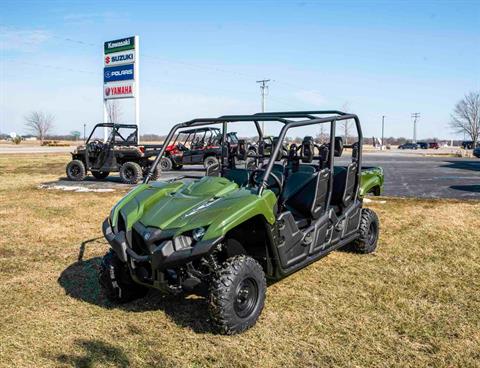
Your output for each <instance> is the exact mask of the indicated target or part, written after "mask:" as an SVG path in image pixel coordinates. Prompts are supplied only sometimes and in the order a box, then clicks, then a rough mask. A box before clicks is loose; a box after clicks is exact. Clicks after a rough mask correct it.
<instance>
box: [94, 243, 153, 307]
mask: <svg viewBox="0 0 480 368" xmlns="http://www.w3.org/2000/svg"><path fill="white" fill-rule="evenodd" d="M99 282H100V286H101V287H102V289H103V291H104V293H105V295H106V297H107V298H108V300H110V301H112V302H115V303H127V302H130V301H132V300H135V299H138V298H141V297H143V296H145V295H146V294H147V292H148V289H147V288H146V287H145V286H142V285H139V284H137V283H135V282H134V281H133V280H132V277H131V276H130V272H129V270H128V266H127V265H126V264H125V263H123V262H122V261H120V259H119V258H118V257H117V255H116V254H115V252H114V251H112V250H110V251H109V252H108V253H107V254H105V256H104V257H103V259H102V264H101V266H100V275H99Z"/></svg>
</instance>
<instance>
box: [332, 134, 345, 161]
mask: <svg viewBox="0 0 480 368" xmlns="http://www.w3.org/2000/svg"><path fill="white" fill-rule="evenodd" d="M342 153H343V138H342V137H335V151H334V155H335V157H340V156H341V155H342Z"/></svg>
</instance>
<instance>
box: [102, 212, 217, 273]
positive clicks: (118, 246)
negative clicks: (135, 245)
mask: <svg viewBox="0 0 480 368" xmlns="http://www.w3.org/2000/svg"><path fill="white" fill-rule="evenodd" d="M102 230H103V235H104V236H105V239H106V240H107V241H108V243H109V244H110V246H111V247H112V249H113V250H114V251H115V253H116V254H117V256H118V258H119V259H120V260H121V261H122V262H125V263H127V261H128V260H129V259H130V260H132V261H134V262H141V263H145V262H146V263H150V264H151V267H152V271H156V270H158V271H163V270H165V269H169V268H170V269H171V268H176V267H178V266H181V265H183V264H186V263H188V262H191V261H194V260H196V259H199V258H202V257H203V256H206V255H208V254H210V253H211V252H212V251H213V249H214V248H215V246H216V245H217V244H219V243H220V242H221V241H222V240H223V237H219V238H216V239H209V240H201V241H199V242H196V243H195V244H194V246H193V247H188V248H183V249H178V250H176V249H175V245H174V242H173V239H165V240H163V241H161V242H159V244H158V245H157V246H155V247H152V248H151V251H150V252H149V254H146V255H143V254H142V255H140V254H137V253H136V252H135V251H134V250H133V249H132V248H131V247H130V246H129V245H128V244H127V236H126V234H125V232H124V231H119V232H117V233H116V234H115V233H114V232H113V230H112V227H111V226H110V223H109V221H108V218H107V219H105V221H104V222H103V225H102Z"/></svg>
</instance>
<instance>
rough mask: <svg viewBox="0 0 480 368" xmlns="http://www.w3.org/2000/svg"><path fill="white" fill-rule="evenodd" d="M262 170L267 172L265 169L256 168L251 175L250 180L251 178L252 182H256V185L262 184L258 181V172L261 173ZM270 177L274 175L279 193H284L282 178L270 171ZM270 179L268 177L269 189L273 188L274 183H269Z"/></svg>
mask: <svg viewBox="0 0 480 368" xmlns="http://www.w3.org/2000/svg"><path fill="white" fill-rule="evenodd" d="M261 172H263V173H264V172H265V169H255V170H253V171H252V174H251V176H250V180H251V182H252V183H253V184H256V185H260V184H261V182H259V181H257V177H258V174H259V173H261ZM270 177H272V178H273V180H274V181H275V185H276V186H277V187H278V193H279V194H280V193H282V190H283V184H282V182H281V180H280V178H279V177H278V176H277V175H275V174H274V173H273V172H270V175H269V178H268V179H270ZM268 179H267V182H266V185H267V189H272V185H270V184H269V183H268ZM262 180H263V179H262Z"/></svg>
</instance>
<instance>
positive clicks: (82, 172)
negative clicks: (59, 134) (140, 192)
mask: <svg viewBox="0 0 480 368" xmlns="http://www.w3.org/2000/svg"><path fill="white" fill-rule="evenodd" d="M104 128H108V129H109V131H110V133H109V136H108V138H107V140H106V141H104V140H103V138H100V137H103V134H104ZM160 149H161V146H160V145H153V144H152V145H145V144H144V145H139V144H138V127H137V125H131V124H110V123H108V124H107V123H105V124H97V125H95V127H94V128H93V130H92V132H91V133H90V135H89V137H88V139H87V141H86V142H85V144H83V145H81V146H79V147H77V148H76V149H75V151H74V152H73V153H72V160H71V161H70V162H69V163H68V165H67V168H66V172H67V177H68V178H69V179H70V180H75V181H81V180H83V179H85V177H86V176H87V173H88V172H89V171H90V173H91V174H92V175H93V176H94V177H95V178H96V179H99V180H101V179H105V178H106V177H107V176H108V175H109V174H110V173H111V172H119V173H120V179H121V180H122V182H123V183H126V184H136V183H137V182H138V181H139V180H140V179H141V178H142V177H143V176H144V174H146V173H147V172H148V171H149V170H150V167H151V165H152V163H153V160H154V159H155V157H156V156H157V154H158V152H159V150H160ZM157 176H158V171H156V172H154V173H153V177H154V178H156V177H157Z"/></svg>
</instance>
